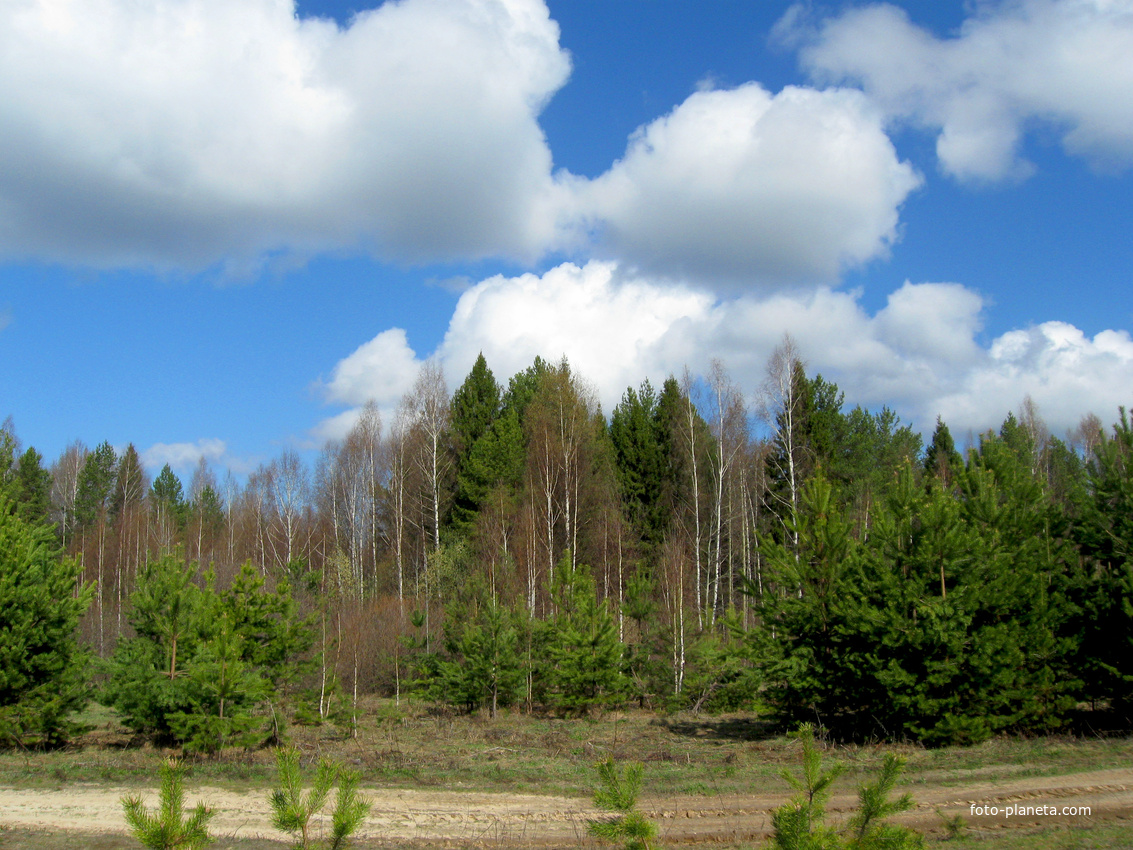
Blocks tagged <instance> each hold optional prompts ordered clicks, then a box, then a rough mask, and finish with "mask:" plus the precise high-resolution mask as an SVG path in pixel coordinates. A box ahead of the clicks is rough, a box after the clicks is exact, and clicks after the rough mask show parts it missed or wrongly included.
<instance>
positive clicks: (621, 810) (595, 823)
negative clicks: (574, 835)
mask: <svg viewBox="0 0 1133 850" xmlns="http://www.w3.org/2000/svg"><path fill="white" fill-rule="evenodd" d="M595 768H596V769H597V771H598V782H599V785H598V788H597V790H595V792H594V805H595V806H597V807H598V808H600V809H605V810H606V811H609V812H612V813H613V817H609V818H602V819H593V820H590V821H587V824H586V831H587V832H589V833H590V834H591V835H593V836H594V837H595V838H601V839H604V840H606V841H612V842H616V843H618V844H621V846H622V847H623V848H624V850H652V848H653V847H655V846H656V845H655V841H656V838H657V824H655V823H654V822H653V821H651V820H649V818H647V817H645V816H644V815H643V814H642V813H641V812H639V811H638V810H637V798H638V795H639V794H640V793H641V780H642V777H643V776H644V775H645V765H643V764H642V763H641V762H633V763H632V764H627V765H626V767H625V770H624V771H621V770H618V766H617V764H616V763H615V761H614V758H613V756H611V757H610V758H608V759H606V760H605V761H600V762H598V764H597V765H595Z"/></svg>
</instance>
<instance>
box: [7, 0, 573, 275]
mask: <svg viewBox="0 0 1133 850" xmlns="http://www.w3.org/2000/svg"><path fill="white" fill-rule="evenodd" d="M568 73H569V58H568V56H567V54H566V53H565V52H564V51H563V50H562V49H560V47H559V45H558V27H557V25H556V24H555V23H554V22H553V21H551V20H550V18H549V17H548V14H547V10H546V7H545V6H544V5H543V4H542V2H540V0H406V1H405V2H401V3H388V4H386V5H383V6H382V7H381V8H378V9H376V10H373V11H367V12H362V13H360V14H359V15H358V16H357V17H356V18H355V19H354V20H353V22H352V23H351V24H350V26H349V27H348V28H346V29H339V28H337V27H336V26H335V25H334V24H333V23H330V22H326V21H320V20H299V19H297V18H296V16H295V13H294V6H293V3H292V2H290V0H240V2H232V0H155V2H150V3H127V2H122V0H85V2H81V3H80V2H66V0H12V2H5V3H3V4H0V137H2V138H3V139H4V143H3V145H0V256H3V255H7V256H9V257H10V256H14V255H23V256H32V257H42V258H48V259H53V260H64V261H71V262H76V263H85V264H92V265H96V266H105V267H109V266H118V265H139V264H143V265H144V264H156V265H158V266H169V267H190V268H193V267H200V266H202V265H209V264H212V263H214V262H216V261H217V260H219V259H229V260H234V261H241V260H249V259H255V258H256V257H258V256H260V255H262V254H263V253H265V252H270V251H274V250H281V249H287V250H300V251H303V250H318V249H323V248H330V247H342V246H355V247H362V248H365V249H370V250H374V251H376V252H378V253H379V254H381V255H384V256H393V257H397V258H406V259H418V258H431V259H432V258H438V257H442V258H443V257H452V256H458V257H469V256H481V255H486V254H494V253H507V254H511V255H516V256H525V255H526V256H530V255H534V254H536V253H538V252H539V251H541V250H543V247H544V246H545V244H546V243H547V242H548V240H549V238H550V237H549V231H550V228H551V227H552V224H553V222H552V219H551V215H552V213H551V212H550V211H549V204H550V199H551V194H552V193H553V181H552V179H551V176H550V170H551V158H550V152H549V151H548V149H547V146H546V144H545V141H544V138H543V135H542V132H541V130H540V128H539V126H538V123H537V120H536V116H537V115H538V112H539V110H540V109H541V108H542V105H543V104H544V103H545V102H546V100H547V99H548V98H549V97H550V96H551V94H552V93H553V92H554V91H555V90H556V89H558V88H559V86H561V85H562V84H563V82H564V81H565V80H566V78H567V75H568Z"/></svg>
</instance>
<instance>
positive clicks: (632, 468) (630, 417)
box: [609, 380, 672, 549]
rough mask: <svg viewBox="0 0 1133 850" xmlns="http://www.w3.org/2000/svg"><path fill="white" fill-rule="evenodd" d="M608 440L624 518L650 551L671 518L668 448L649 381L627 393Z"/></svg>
mask: <svg viewBox="0 0 1133 850" xmlns="http://www.w3.org/2000/svg"><path fill="white" fill-rule="evenodd" d="M609 435H610V442H611V444H612V446H613V449H614V459H615V462H616V465H617V472H618V483H619V485H620V489H621V494H622V502H623V505H624V508H625V512H626V515H627V518H628V519H629V521H630V522H631V523H632V525H633V527H634V528H635V529H636V530H637V532H638V534H639V535H640V536H641V538H642V540H643V542H644V543H645V544H646V547H647V548H648V549H653V548H655V547H656V546H658V545H660V543H661V541H662V540H663V539H664V536H665V531H666V528H667V526H668V521H669V518H670V511H669V508H670V502H671V495H670V494H671V490H672V482H671V480H670V477H669V475H668V474H667V472H668V469H667V464H668V460H669V455H670V454H671V446H669V445H668V441H669V439H668V438H669V435H668V434H667V433H666V432H665V429H664V427H663V424H662V421H661V414H660V410H659V409H658V399H657V396H656V393H655V392H654V390H653V386H652V385H651V384H650V383H649V381H648V380H646V381H644V382H642V384H641V388H640V390H637V391H635V390H634V389H633V388H632V387H630V388H628V389H627V390H626V391H625V394H624V395H623V396H622V400H621V403H620V404H619V405H618V406H617V407H615V408H614V411H613V414H612V416H611V418H610V428H609Z"/></svg>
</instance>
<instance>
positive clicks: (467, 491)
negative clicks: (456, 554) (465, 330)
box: [450, 353, 506, 532]
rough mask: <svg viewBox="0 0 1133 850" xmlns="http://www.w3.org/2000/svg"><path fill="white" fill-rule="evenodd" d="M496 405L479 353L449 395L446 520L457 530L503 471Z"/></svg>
mask: <svg viewBox="0 0 1133 850" xmlns="http://www.w3.org/2000/svg"><path fill="white" fill-rule="evenodd" d="M500 405H501V400H500V387H499V384H497V383H496V379H495V376H494V375H492V370H491V369H489V368H488V363H487V361H486V360H485V359H484V355H483V354H482V353H481V354H480V355H479V356H478V357H477V358H476V363H475V364H473V366H472V371H471V372H469V373H468V376H467V377H466V378H465V379H464V383H463V384H461V385H460V387H459V388H457V391H456V393H454V394H453V397H452V405H451V409H452V434H453V442H454V444H455V445H454V448H455V472H456V494H455V496H454V498H453V504H452V507H451V510H450V518H451V519H450V521H451V523H452V525H453V526H454V528H455V529H456V530H457V531H458V532H466V531H467V529H468V528H469V527H470V526H471V524H472V523H473V522H474V521H475V519H476V515H477V512H478V511H479V509H480V506H481V505H482V504H483V502H484V499H485V498H486V496H487V493H488V491H489V490H490V489H491V488H492V487H493V486H495V484H496V483H498V480H499V479H498V476H500V475H506V473H505V472H503V471H502V470H501V469H499V468H498V467H499V466H500V465H501V464H500V463H499V462H498V459H499V456H500V454H501V452H500V451H499V445H498V444H499V442H500V433H499V430H497V429H494V428H493V425H494V423H495V422H496V420H497V419H498V418H499V415H500ZM505 427H506V426H505ZM482 441H488V442H487V443H485V444H484V445H480V443H481V442H482Z"/></svg>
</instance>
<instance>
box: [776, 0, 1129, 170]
mask: <svg viewBox="0 0 1133 850" xmlns="http://www.w3.org/2000/svg"><path fill="white" fill-rule="evenodd" d="M805 17H806V16H805V15H804V14H802V13H801V12H800V11H799V9H798V8H796V9H795V10H794V11H793V12H792V14H790V15H789V16H788V17H787V18H785V19H784V21H783V22H782V24H781V26H780V33H781V34H783V35H785V36H786V37H787V38H788V39H790V40H794V41H796V42H799V43H801V44H802V48H801V53H800V56H801V59H802V62H803V64H804V65H805V66H806V67H807V68H808V69H809V70H810V71H811V73H812V74H813V75H814V76H815V77H816V78H817V79H819V80H822V81H825V82H847V81H848V82H853V83H857V84H860V85H862V86H863V87H864V89H865V91H866V92H867V93H868V94H869V95H870V96H871V97H872V98H873V99H875V100H876V101H877V102H878V103H880V104H881V105H883V106H884V108H886V109H887V110H888V111H889V112H890V113H891V114H893V115H896V116H901V117H904V118H908V119H910V120H912V121H914V122H915V123H917V124H920V125H922V126H924V127H927V128H931V129H933V130H935V131H936V132H937V133H938V137H937V154H938V156H939V158H940V162H941V165H942V167H943V168H944V169H945V170H946V171H947V172H949V173H951V174H953V175H955V176H957V177H959V178H965V179H979V180H999V179H1004V178H1012V177H1021V176H1025V175H1026V174H1027V173H1028V172H1029V171H1030V169H1031V166H1030V164H1029V163H1027V162H1026V161H1024V160H1023V159H1022V158H1021V157H1020V153H1019V146H1020V142H1021V139H1022V137H1023V135H1024V133H1025V132H1026V131H1027V130H1028V129H1030V128H1031V127H1032V126H1035V125H1040V124H1042V125H1046V126H1047V127H1048V128H1051V129H1053V130H1054V131H1055V132H1057V133H1059V134H1061V136H1062V140H1063V144H1064V146H1065V147H1066V149H1067V150H1068V151H1070V152H1071V153H1074V154H1078V155H1082V156H1084V157H1086V158H1088V159H1089V160H1091V161H1092V162H1093V163H1094V164H1095V165H1099V166H1101V167H1105V168H1112V167H1126V166H1128V165H1129V164H1130V163H1131V162H1133V63H1130V61H1129V57H1130V55H1133V3H1131V2H1129V0H1014V2H993V3H978V4H975V11H974V13H973V14H972V16H971V17H969V18H968V19H967V20H966V21H965V22H964V24H963V26H962V28H961V29H960V31H959V33H958V34H957V35H955V36H954V37H948V38H937V37H936V36H934V35H932V34H931V33H929V32H927V31H925V30H923V29H921V28H920V27H917V26H916V25H914V24H913V23H912V22H911V21H910V20H909V17H908V15H907V14H906V13H905V11H904V10H902V9H898V8H897V7H895V6H891V5H887V4H877V5H870V6H866V7H863V8H856V9H850V10H849V11H846V12H844V13H843V14H841V15H839V16H837V17H834V18H831V19H828V20H825V21H822V22H820V23H819V24H817V25H816V26H814V27H808V26H807V25H804V24H802V23H800V22H801V21H803V20H804V19H805Z"/></svg>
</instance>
